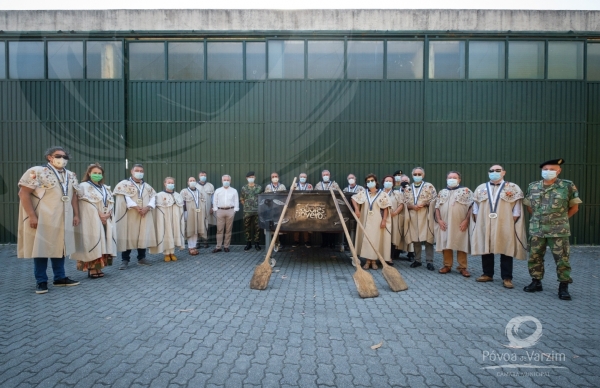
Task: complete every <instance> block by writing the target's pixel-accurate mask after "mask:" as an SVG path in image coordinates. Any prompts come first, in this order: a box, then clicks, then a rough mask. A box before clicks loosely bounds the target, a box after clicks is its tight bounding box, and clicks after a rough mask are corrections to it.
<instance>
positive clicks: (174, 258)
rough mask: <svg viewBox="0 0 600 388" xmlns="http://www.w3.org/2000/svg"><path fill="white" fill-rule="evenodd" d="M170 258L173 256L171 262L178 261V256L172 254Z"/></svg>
mask: <svg viewBox="0 0 600 388" xmlns="http://www.w3.org/2000/svg"><path fill="white" fill-rule="evenodd" d="M169 256H171V261H177V256H175V254H173V253H171V254H170V255H169Z"/></svg>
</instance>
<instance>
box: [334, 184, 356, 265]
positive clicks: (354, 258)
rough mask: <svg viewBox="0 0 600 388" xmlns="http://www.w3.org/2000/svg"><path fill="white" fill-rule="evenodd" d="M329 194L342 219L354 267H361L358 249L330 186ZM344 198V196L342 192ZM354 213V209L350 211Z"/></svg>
mask: <svg viewBox="0 0 600 388" xmlns="http://www.w3.org/2000/svg"><path fill="white" fill-rule="evenodd" d="M329 192H330V193H331V197H332V198H333V203H334V205H335V210H337V213H338V216H339V217H340V223H341V224H342V227H343V228H344V234H345V235H346V240H348V246H349V247H350V252H352V259H353V261H354V265H356V266H357V267H358V266H360V260H358V255H357V254H356V249H354V243H352V238H351V237H350V233H348V228H347V227H346V223H345V222H344V216H343V215H342V211H341V210H340V205H338V203H337V198H336V197H335V193H334V192H333V187H331V186H329ZM342 196H344V194H343V192H342ZM350 211H352V209H350Z"/></svg>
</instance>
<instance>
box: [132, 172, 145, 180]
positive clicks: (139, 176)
mask: <svg viewBox="0 0 600 388" xmlns="http://www.w3.org/2000/svg"><path fill="white" fill-rule="evenodd" d="M133 177H134V178H135V179H144V173H143V172H134V173H133Z"/></svg>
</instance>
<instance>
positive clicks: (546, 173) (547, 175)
mask: <svg viewBox="0 0 600 388" xmlns="http://www.w3.org/2000/svg"><path fill="white" fill-rule="evenodd" d="M557 175H558V174H557V173H556V171H553V170H542V178H544V180H545V181H551V180H552V179H554V178H556V176H557Z"/></svg>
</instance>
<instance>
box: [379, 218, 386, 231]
mask: <svg viewBox="0 0 600 388" xmlns="http://www.w3.org/2000/svg"><path fill="white" fill-rule="evenodd" d="M379 228H381V229H385V221H384V220H381V224H379Z"/></svg>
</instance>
